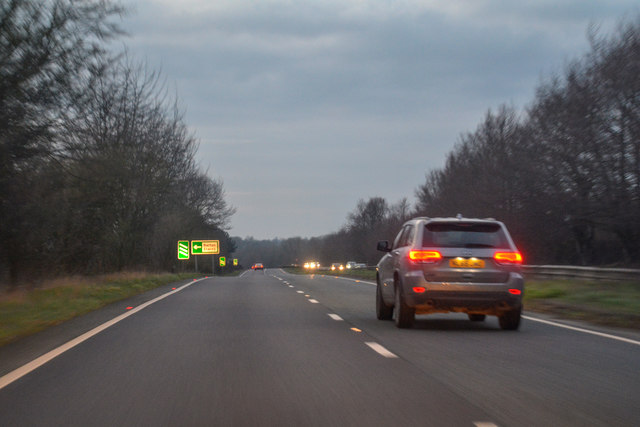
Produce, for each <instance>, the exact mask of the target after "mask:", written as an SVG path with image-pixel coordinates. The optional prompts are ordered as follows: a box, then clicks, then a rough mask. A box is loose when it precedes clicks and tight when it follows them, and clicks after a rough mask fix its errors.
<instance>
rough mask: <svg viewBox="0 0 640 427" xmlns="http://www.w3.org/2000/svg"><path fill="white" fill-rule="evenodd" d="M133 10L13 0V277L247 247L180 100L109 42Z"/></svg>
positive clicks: (9, 171) (7, 238)
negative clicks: (195, 244) (187, 245)
mask: <svg viewBox="0 0 640 427" xmlns="http://www.w3.org/2000/svg"><path fill="white" fill-rule="evenodd" d="M124 13H126V10H125V9H124V8H123V7H122V6H121V5H119V4H117V3H115V2H111V1H105V0H75V1H74V0H53V1H44V0H9V1H5V2H2V3H1V4H0V242H1V246H0V283H2V282H4V283H8V284H9V285H10V286H11V285H14V284H16V283H18V282H19V281H21V280H30V279H34V278H38V277H40V276H43V275H46V276H51V275H56V274H69V273H80V274H94V273H104V272H113V271H120V270H124V269H132V268H145V269H153V270H168V269H173V268H176V266H177V265H178V264H177V262H176V242H177V240H179V239H192V238H194V239H195V238H201V239H205V238H208V239H218V240H220V241H221V245H222V248H223V250H225V251H229V252H232V251H233V249H234V246H233V245H234V243H233V242H232V241H231V239H230V238H229V235H228V233H227V231H226V230H227V229H228V227H229V220H230V218H231V216H232V214H233V213H234V209H233V208H232V207H230V206H229V205H228V204H227V202H226V200H225V193H224V188H223V183H222V181H221V180H215V179H212V178H210V177H209V176H208V175H207V173H206V171H203V170H201V168H200V167H199V165H198V164H197V162H196V160H195V155H196V152H197V149H198V141H197V139H196V137H195V136H194V135H193V134H192V133H191V132H190V131H189V129H188V128H187V125H186V124H185V122H184V117H183V114H182V112H181V110H180V108H179V105H178V101H177V99H176V97H171V96H169V93H168V90H167V88H166V86H165V85H164V84H163V80H162V78H161V75H160V74H159V73H158V72H157V71H153V70H149V69H148V68H147V67H146V66H144V65H143V64H139V63H136V62H135V61H134V60H133V59H131V58H129V56H128V55H127V53H126V51H125V52H112V51H111V50H109V49H108V46H109V43H111V42H113V41H114V40H117V39H118V38H120V37H121V36H122V35H123V32H122V31H121V28H120V27H119V19H120V18H121V17H122V16H123V14H124ZM183 267H184V265H183Z"/></svg>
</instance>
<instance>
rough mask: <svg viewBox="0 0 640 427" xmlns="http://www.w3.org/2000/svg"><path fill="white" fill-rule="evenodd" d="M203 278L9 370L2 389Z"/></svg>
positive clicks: (0, 383) (3, 379)
mask: <svg viewBox="0 0 640 427" xmlns="http://www.w3.org/2000/svg"><path fill="white" fill-rule="evenodd" d="M201 280H205V278H202V279H198V280H194V281H192V282H189V283H187V284H186V285H183V286H181V287H179V288H178V289H175V290H172V291H171V292H167V293H166V294H163V295H160V296H159V297H157V298H155V299H152V300H151V301H147V302H145V303H144V304H141V305H139V306H137V307H135V308H133V309H131V310H129V311H127V312H126V313H123V314H121V315H120V316H117V317H114V318H113V319H111V320H109V321H108V322H105V323H103V324H102V325H100V326H96V327H95V328H93V329H91V330H90V331H88V332H85V333H84V334H82V335H80V336H79V337H77V338H74V339H72V340H71V341H69V342H67V343H65V344H62V345H61V346H60V347H58V348H55V349H53V350H51V351H50V352H48V353H45V354H43V355H42V356H40V357H38V358H37V359H34V360H32V361H31V362H29V363H27V364H26V365H24V366H22V367H20V368H18V369H16V370H14V371H11V372H9V373H8V374H6V375H5V376H3V377H0V390H1V389H3V388H4V387H6V386H8V385H9V384H11V383H12V382H14V381H16V380H18V379H20V378H22V377H23V376H25V375H27V374H28V373H30V372H32V371H34V370H36V369H38V368H39V367H40V366H42V365H44V364H45V363H47V362H49V361H51V360H53V359H54V358H56V357H58V356H60V355H61V354H62V353H64V352H65V351H67V350H71V349H72V348H73V347H75V346H77V345H79V344H81V343H83V342H84V341H86V340H88V339H89V338H91V337H93V336H94V335H97V334H99V333H100V332H102V331H104V330H105V329H107V328H110V327H111V326H113V325H115V324H116V323H118V322H120V321H121V320H124V319H126V318H127V317H129V316H132V315H134V314H135V313H137V312H139V311H141V310H144V309H145V308H147V307H149V306H150V305H151V304H155V303H156V302H158V301H160V300H162V299H165V298H166V297H168V296H169V295H173V294H175V293H176V292H180V291H181V290H183V289H185V288H188V287H189V286H191V285H193V284H194V283H196V282H199V281H201Z"/></svg>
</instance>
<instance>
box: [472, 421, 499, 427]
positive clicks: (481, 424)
mask: <svg viewBox="0 0 640 427" xmlns="http://www.w3.org/2000/svg"><path fill="white" fill-rule="evenodd" d="M473 425H474V426H476V427H498V424H495V423H490V422H486V421H476V422H474V423H473Z"/></svg>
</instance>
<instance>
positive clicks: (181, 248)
mask: <svg viewBox="0 0 640 427" xmlns="http://www.w3.org/2000/svg"><path fill="white" fill-rule="evenodd" d="M178 259H189V241H188V240H179V241H178Z"/></svg>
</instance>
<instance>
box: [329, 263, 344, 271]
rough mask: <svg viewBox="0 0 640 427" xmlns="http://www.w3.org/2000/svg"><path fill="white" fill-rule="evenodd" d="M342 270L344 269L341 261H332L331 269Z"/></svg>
mask: <svg viewBox="0 0 640 427" xmlns="http://www.w3.org/2000/svg"><path fill="white" fill-rule="evenodd" d="M336 270H338V271H342V270H344V265H342V263H339V262H334V263H333V264H331V271H336Z"/></svg>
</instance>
